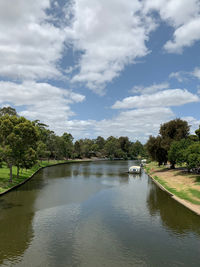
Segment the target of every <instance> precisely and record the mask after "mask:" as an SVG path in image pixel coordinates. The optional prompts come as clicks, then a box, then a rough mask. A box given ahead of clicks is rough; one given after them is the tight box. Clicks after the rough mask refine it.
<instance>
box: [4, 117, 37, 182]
mask: <svg viewBox="0 0 200 267" xmlns="http://www.w3.org/2000/svg"><path fill="white" fill-rule="evenodd" d="M37 139H38V132H37V129H36V128H35V126H34V124H33V123H32V122H30V121H28V120H27V119H25V118H23V117H16V116H9V115H5V116H2V117H0V144H1V156H2V158H3V160H4V161H5V162H6V163H7V165H8V167H9V168H10V182H12V167H13V165H15V166H17V169H18V175H19V168H20V167H24V166H25V164H26V162H27V161H29V158H28V157H27V155H28V151H30V149H32V152H33V151H35V150H36V143H37ZM32 154H33V153H32ZM32 162H33V161H32ZM29 166H30V163H29Z"/></svg>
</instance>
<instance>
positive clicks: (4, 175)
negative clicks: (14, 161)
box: [0, 160, 76, 193]
mask: <svg viewBox="0 0 200 267" xmlns="http://www.w3.org/2000/svg"><path fill="white" fill-rule="evenodd" d="M64 162H66V161H61V160H50V161H42V162H38V163H37V164H36V165H35V166H34V167H33V168H31V169H28V170H23V172H22V173H21V171H20V176H19V178H17V168H16V167H13V181H12V183H10V182H9V174H10V171H9V169H8V167H7V166H6V164H3V165H2V168H0V193H3V192H5V191H7V190H8V189H10V188H12V187H14V186H16V185H18V184H20V183H22V182H23V181H24V180H26V179H28V178H29V177H30V176H31V175H33V174H34V173H35V172H36V171H37V170H39V169H40V168H42V167H47V166H51V165H54V164H58V163H64ZM67 162H69V163H70V162H76V161H74V160H69V161H67Z"/></svg>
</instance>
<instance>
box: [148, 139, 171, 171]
mask: <svg viewBox="0 0 200 267" xmlns="http://www.w3.org/2000/svg"><path fill="white" fill-rule="evenodd" d="M146 148H147V151H148V153H149V155H150V157H151V159H152V160H155V161H157V162H158V165H159V166H160V165H161V164H163V163H166V162H167V151H166V150H165V149H164V148H163V147H162V138H161V137H160V136H157V137H153V136H150V137H149V140H148V141H147V143H146Z"/></svg>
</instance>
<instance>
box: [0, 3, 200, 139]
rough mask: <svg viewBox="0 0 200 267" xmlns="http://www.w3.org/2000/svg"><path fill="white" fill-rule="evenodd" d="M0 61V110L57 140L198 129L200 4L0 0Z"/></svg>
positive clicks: (140, 136) (141, 136) (142, 135)
mask: <svg viewBox="0 0 200 267" xmlns="http://www.w3.org/2000/svg"><path fill="white" fill-rule="evenodd" d="M188 3H189V4H188ZM0 59H1V60H0V106H1V107H3V106H12V107H14V108H15V109H16V110H17V112H18V114H19V115H21V116H25V117H26V118H28V119H30V120H36V119H39V120H40V121H41V122H43V123H46V124H47V125H49V128H50V129H52V130H54V131H55V133H56V134H58V135H62V134H63V133H64V132H69V133H71V134H72V135H73V136H74V138H75V139H79V138H96V137H97V136H99V135H101V136H103V137H105V138H107V137H108V136H110V135H113V136H116V137H120V136H128V137H129V138H130V140H131V141H136V140H140V141H141V142H143V143H144V142H146V140H147V139H148V137H149V135H157V134H158V131H159V128H160V124H163V123H165V122H167V121H169V120H172V119H175V118H181V119H184V120H187V121H188V123H189V125H190V126H191V133H193V132H194V131H195V130H196V129H197V128H199V124H200V112H199V110H200V1H199V0H190V1H188V0H168V1H166V0H154V1H152V0H126V1H124V0H92V1H91V0H34V1H32V0H15V1H14V2H12V4H11V2H10V1H8V0H0Z"/></svg>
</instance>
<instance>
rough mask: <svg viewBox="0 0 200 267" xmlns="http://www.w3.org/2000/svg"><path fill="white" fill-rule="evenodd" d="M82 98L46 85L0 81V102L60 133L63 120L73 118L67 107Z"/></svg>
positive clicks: (64, 121)
mask: <svg viewBox="0 0 200 267" xmlns="http://www.w3.org/2000/svg"><path fill="white" fill-rule="evenodd" d="M84 99H85V96H83V95H81V94H77V93H74V92H72V91H70V90H66V89H62V88H58V87H55V86H51V85H50V84H47V83H36V82H24V83H22V84H16V83H12V82H0V103H1V104H7V103H10V104H12V105H14V106H15V107H20V109H22V111H21V112H20V113H19V114H20V115H22V116H25V117H27V118H29V119H32V120H36V119H39V120H41V121H42V122H44V123H46V124H49V126H50V128H51V129H52V130H55V131H56V132H57V133H63V131H65V127H66V125H67V120H68V119H69V118H70V117H71V116H72V115H74V113H73V112H72V110H71V108H70V105H71V104H73V103H79V102H82V101H84ZM66 130H67V129H66Z"/></svg>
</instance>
